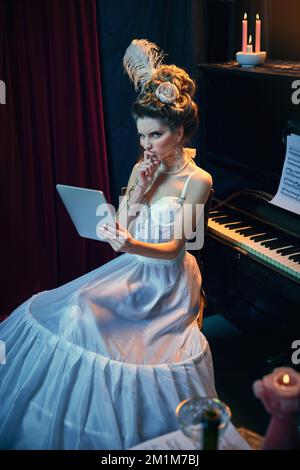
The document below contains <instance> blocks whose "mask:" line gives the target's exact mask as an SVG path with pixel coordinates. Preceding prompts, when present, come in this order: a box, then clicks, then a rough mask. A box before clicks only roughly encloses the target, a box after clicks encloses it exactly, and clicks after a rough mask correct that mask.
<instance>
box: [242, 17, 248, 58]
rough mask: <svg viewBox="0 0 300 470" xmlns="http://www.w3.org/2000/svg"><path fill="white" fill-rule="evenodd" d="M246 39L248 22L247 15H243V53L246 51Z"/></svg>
mask: <svg viewBox="0 0 300 470" xmlns="http://www.w3.org/2000/svg"><path fill="white" fill-rule="evenodd" d="M247 37H248V20H247V13H245V15H244V19H243V48H242V50H243V52H244V54H245V52H246V51H247Z"/></svg>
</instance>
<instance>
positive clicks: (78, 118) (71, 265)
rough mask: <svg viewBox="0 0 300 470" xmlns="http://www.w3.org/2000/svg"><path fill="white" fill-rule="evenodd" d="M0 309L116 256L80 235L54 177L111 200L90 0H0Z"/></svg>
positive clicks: (4, 310)
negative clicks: (1, 89)
mask: <svg viewBox="0 0 300 470" xmlns="http://www.w3.org/2000/svg"><path fill="white" fill-rule="evenodd" d="M0 18H1V19H0V21H1V24H0V79H1V80H4V81H5V83H6V104H5V105H3V104H1V105H0V113H1V122H0V136H1V146H0V149H1V176H0V178H1V198H2V202H1V215H2V217H1V220H2V230H1V246H2V254H1V274H2V280H1V290H2V295H1V310H0V316H3V315H7V314H9V313H10V312H11V310H12V309H13V308H15V307H16V306H17V305H19V304H20V303H21V302H23V301H24V300H26V299H27V298H28V297H30V296H31V295H33V294H34V293H37V292H39V291H42V290H46V289H52V288H55V287H57V286H59V285H61V284H64V283H65V282H68V281H70V280H72V279H74V278H76V277H78V276H81V275H83V274H84V273H86V272H88V271H91V270H92V269H95V268H97V267H98V266H101V265H102V264H104V263H105V262H106V261H109V260H110V259H112V258H113V257H114V256H115V252H114V251H113V250H112V249H111V247H110V245H108V244H107V243H103V242H97V241H93V240H87V239H83V238H81V237H80V236H79V235H78V234H77V232H76V230H75V227H74V226H73V224H72V222H71V220H70V219H69V216H68V214H67V212H66V210H65V208H64V206H63V205H62V202H61V201H60V198H59V196H58V194H57V193H56V189H55V185H56V184H57V183H63V184H70V185H74V186H82V187H87V188H94V189H102V190H103V191H104V192H105V194H106V195H107V198H108V200H109V201H110V191H109V179H108V164H107V155H106V150H105V134H104V117H103V109H102V97H101V73H100V70H99V56H98V54H99V48H98V37H97V29H96V6H95V0H47V1H45V0H43V1H40V0H26V1H24V0H7V1H5V0H4V1H3V0H0Z"/></svg>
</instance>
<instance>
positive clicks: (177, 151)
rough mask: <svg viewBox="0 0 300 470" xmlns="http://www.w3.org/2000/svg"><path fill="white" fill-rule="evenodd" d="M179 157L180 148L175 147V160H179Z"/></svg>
mask: <svg viewBox="0 0 300 470" xmlns="http://www.w3.org/2000/svg"><path fill="white" fill-rule="evenodd" d="M181 157H182V153H181V148H180V147H176V151H175V158H177V160H179V159H180V158H181Z"/></svg>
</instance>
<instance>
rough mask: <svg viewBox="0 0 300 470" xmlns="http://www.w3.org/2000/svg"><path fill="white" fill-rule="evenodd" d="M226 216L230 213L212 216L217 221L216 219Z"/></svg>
mask: <svg viewBox="0 0 300 470" xmlns="http://www.w3.org/2000/svg"><path fill="white" fill-rule="evenodd" d="M226 217H228V214H222V215H218V214H217V215H216V216H214V217H211V220H213V221H216V220H219V219H224V218H226Z"/></svg>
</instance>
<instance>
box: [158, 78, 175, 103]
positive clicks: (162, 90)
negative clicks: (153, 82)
mask: <svg viewBox="0 0 300 470" xmlns="http://www.w3.org/2000/svg"><path fill="white" fill-rule="evenodd" d="M155 95H156V96H157V98H158V99H159V100H160V101H162V102H163V103H167V104H170V103H174V101H176V100H177V99H178V98H179V95H180V93H179V90H178V88H177V86H176V85H174V84H173V83H171V82H163V83H161V84H160V85H159V86H158V87H157V88H156V90H155Z"/></svg>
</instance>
